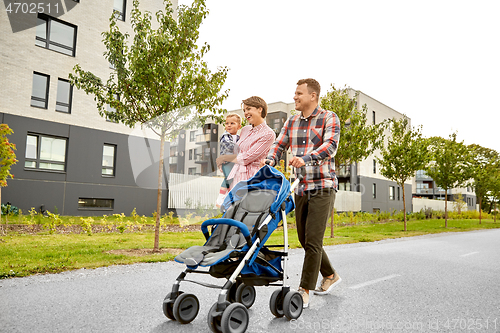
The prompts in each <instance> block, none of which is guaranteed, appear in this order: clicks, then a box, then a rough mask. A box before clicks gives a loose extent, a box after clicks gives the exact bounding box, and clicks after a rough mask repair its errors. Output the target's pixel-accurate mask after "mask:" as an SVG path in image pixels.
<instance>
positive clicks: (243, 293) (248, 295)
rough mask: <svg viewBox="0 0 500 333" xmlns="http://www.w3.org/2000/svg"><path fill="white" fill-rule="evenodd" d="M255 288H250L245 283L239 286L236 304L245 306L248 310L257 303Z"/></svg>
mask: <svg viewBox="0 0 500 333" xmlns="http://www.w3.org/2000/svg"><path fill="white" fill-rule="evenodd" d="M255 295H256V292H255V287H254V286H249V285H246V284H244V283H242V284H240V285H239V286H238V289H236V302H239V303H241V304H243V305H244V306H245V307H246V308H247V309H250V307H251V306H252V305H253V303H254V302H255Z"/></svg>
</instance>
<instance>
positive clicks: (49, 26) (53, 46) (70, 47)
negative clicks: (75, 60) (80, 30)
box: [35, 14, 76, 57]
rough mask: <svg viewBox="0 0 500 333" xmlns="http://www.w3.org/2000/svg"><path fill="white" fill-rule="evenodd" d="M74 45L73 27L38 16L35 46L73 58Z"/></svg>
mask: <svg viewBox="0 0 500 333" xmlns="http://www.w3.org/2000/svg"><path fill="white" fill-rule="evenodd" d="M75 43H76V27H75V26H73V25H71V24H69V23H66V22H63V21H59V20H56V19H53V18H51V17H50V16H47V15H43V14H39V15H38V18H37V28H36V39H35V45H38V46H41V47H45V48H46V49H50V50H54V51H57V52H60V53H64V54H67V55H70V56H73V57H74V56H75Z"/></svg>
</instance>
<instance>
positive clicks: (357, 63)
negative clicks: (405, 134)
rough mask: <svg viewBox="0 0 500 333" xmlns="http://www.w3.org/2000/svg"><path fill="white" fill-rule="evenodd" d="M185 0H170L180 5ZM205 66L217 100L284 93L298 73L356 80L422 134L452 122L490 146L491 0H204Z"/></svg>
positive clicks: (495, 29) (498, 64)
mask: <svg viewBox="0 0 500 333" xmlns="http://www.w3.org/2000/svg"><path fill="white" fill-rule="evenodd" d="M191 2H192V0H179V5H181V4H184V5H189V4H191ZM206 4H207V7H208V9H209V11H210V13H209V15H208V17H207V18H206V19H205V21H204V22H203V24H202V26H201V28H200V42H203V43H205V42H206V43H208V44H209V45H210V51H209V52H208V53H207V54H206V56H205V58H204V59H205V61H207V63H208V64H209V66H210V68H212V70H215V69H216V68H217V66H227V67H228V68H229V73H228V78H227V80H226V83H225V85H224V87H223V89H224V90H225V89H230V92H229V97H228V99H227V100H226V101H225V102H224V104H223V105H222V106H223V107H224V108H226V109H227V110H234V109H237V108H239V107H240V104H241V101H242V100H243V99H245V98H247V97H250V96H252V95H257V96H260V97H262V98H264V99H265V100H266V102H267V103H273V102H285V103H291V102H293V95H294V91H295V87H296V83H297V81H298V80H299V79H302V78H308V77H312V78H315V79H316V80H318V81H319V83H320V84H321V87H322V93H321V95H324V93H326V92H327V91H328V90H329V89H330V87H331V85H332V84H333V85H335V87H344V86H347V87H351V88H353V89H356V90H360V91H362V92H363V93H365V94H367V95H369V96H370V97H372V98H374V99H376V100H378V101H379V102H381V103H383V104H385V105H387V106H389V107H391V108H393V109H395V110H396V111H398V112H400V113H403V114H405V115H407V116H408V117H410V118H411V121H412V125H413V126H419V125H421V126H422V133H423V135H424V136H426V137H429V136H442V137H445V138H447V137H449V135H450V134H451V133H453V132H457V136H458V139H459V140H460V141H464V143H465V144H472V143H475V144H479V145H481V146H483V147H487V148H491V149H495V150H496V151H498V152H500V139H499V134H498V133H499V132H500V130H499V128H500V124H499V123H500V105H499V103H498V101H497V97H498V96H499V95H500V43H499V42H500V19H499V18H498V14H499V13H500V1H498V0H477V1H470V0H467V1H464V0H453V1H448V0H432V1H428V0H421V1H401V0H377V1H374V0H349V1H346V0H343V1H338V0H307V1H306V0H302V1H296V0H206Z"/></svg>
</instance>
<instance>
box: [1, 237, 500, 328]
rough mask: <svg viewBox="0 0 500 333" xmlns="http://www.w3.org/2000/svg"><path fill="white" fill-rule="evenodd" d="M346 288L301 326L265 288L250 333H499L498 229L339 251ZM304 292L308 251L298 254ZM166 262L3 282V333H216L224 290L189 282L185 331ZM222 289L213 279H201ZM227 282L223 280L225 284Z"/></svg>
mask: <svg viewBox="0 0 500 333" xmlns="http://www.w3.org/2000/svg"><path fill="white" fill-rule="evenodd" d="M327 252H328V254H329V256H330V258H331V259H332V261H333V263H334V266H335V268H336V269H337V271H338V272H339V274H340V275H341V277H342V279H343V281H342V283H341V284H340V285H339V286H338V287H337V288H336V289H335V290H334V291H333V292H332V294H331V295H327V296H315V297H313V298H312V299H311V305H310V308H309V309H306V310H304V312H303V314H302V316H301V317H300V318H299V319H298V320H297V321H292V322H289V321H287V320H286V319H284V318H279V319H278V318H274V316H273V315H272V314H271V313H270V311H269V306H268V304H269V297H270V295H271V293H272V291H274V290H276V289H275V287H257V300H256V302H255V304H254V306H253V307H252V308H251V309H250V311H249V312H250V318H251V319H250V320H251V322H250V325H249V328H248V330H247V332H288V333H290V332H500V230H488V231H475V232H467V233H448V234H440V235H431V236H422V237H414V238H404V239H398V240H388V241H381V242H376V243H360V244H351V245H341V246H331V247H328V248H327ZM291 253H292V255H291V273H290V275H291V280H292V286H293V287H297V285H298V281H299V273H300V267H301V263H302V258H303V251H302V250H301V249H296V250H292V251H291ZM183 268H184V266H183V265H181V264H177V263H173V262H168V263H157V264H138V265H131V266H113V267H109V268H100V269H95V270H78V271H74V272H67V273H62V274H53V275H43V276H34V277H27V278H17V279H9V280H0V332H153V333H160V332H181V333H182V332H208V331H209V329H208V326H207V323H206V317H207V313H208V309H209V308H210V306H211V305H212V304H213V303H214V302H215V300H216V299H217V294H218V292H217V290H214V289H208V288H204V287H201V286H198V285H195V284H189V283H185V284H184V285H183V286H181V289H182V290H185V291H187V292H193V293H194V294H196V295H197V296H198V298H199V300H200V306H201V309H200V313H199V314H198V317H197V318H196V319H195V320H194V321H193V322H192V323H190V324H187V325H179V324H178V323H176V322H172V321H170V320H168V319H167V318H166V317H164V316H163V313H162V310H161V304H162V300H163V298H164V297H165V295H166V294H167V292H168V291H169V290H170V288H171V285H172V282H173V281H174V280H175V278H176V277H177V275H178V274H179V273H180V272H181V271H182V270H183ZM196 277H197V278H199V279H201V278H203V279H204V280H206V281H208V282H212V283H213V282H218V281H217V280H215V279H213V278H210V277H208V276H207V277H203V276H202V277H198V276H196ZM219 281H221V282H222V280H219Z"/></svg>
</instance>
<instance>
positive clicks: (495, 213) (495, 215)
mask: <svg viewBox="0 0 500 333" xmlns="http://www.w3.org/2000/svg"><path fill="white" fill-rule="evenodd" d="M493 205H494V207H495V209H494V211H493V214H494V215H493V216H494V217H493V220H494V221H495V223H497V201H496V200H495V203H494V204H493Z"/></svg>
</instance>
